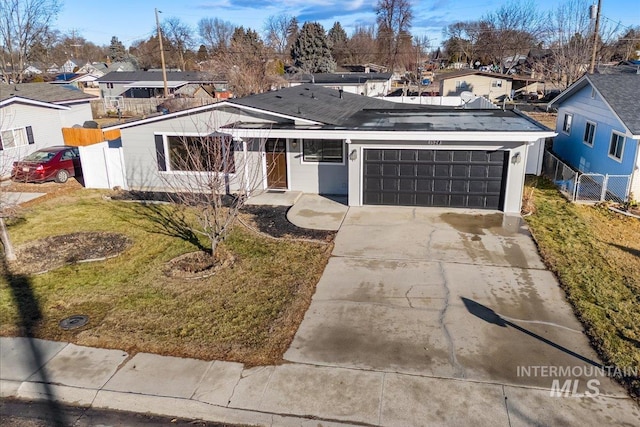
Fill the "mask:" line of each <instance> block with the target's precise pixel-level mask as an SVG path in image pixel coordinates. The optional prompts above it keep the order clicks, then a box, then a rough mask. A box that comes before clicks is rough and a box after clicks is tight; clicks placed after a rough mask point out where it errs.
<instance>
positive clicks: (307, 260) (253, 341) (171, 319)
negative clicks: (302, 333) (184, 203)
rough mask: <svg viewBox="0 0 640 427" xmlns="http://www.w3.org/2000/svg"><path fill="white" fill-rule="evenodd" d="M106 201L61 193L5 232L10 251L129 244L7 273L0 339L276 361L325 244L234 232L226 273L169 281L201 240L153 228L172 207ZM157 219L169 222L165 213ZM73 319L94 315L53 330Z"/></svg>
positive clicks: (0, 288) (227, 245)
mask: <svg viewBox="0 0 640 427" xmlns="http://www.w3.org/2000/svg"><path fill="white" fill-rule="evenodd" d="M104 194H105V193H104V192H100V191H92V190H78V191H75V192H72V193H69V194H64V195H62V196H60V197H57V198H53V199H50V200H46V201H44V202H42V203H38V204H36V205H34V206H32V207H31V208H29V209H27V210H26V211H25V212H24V218H23V219H21V220H18V221H15V223H14V224H12V225H11V227H10V229H9V233H10V235H11V237H12V239H13V242H14V245H15V246H16V247H19V246H21V245H24V244H26V243H28V242H33V241H34V240H36V239H41V238H44V237H48V236H54V235H61V234H68V233H75V232H109V233H121V234H123V235H124V236H126V237H127V239H128V240H129V241H130V242H131V244H130V245H129V246H127V249H126V250H125V252H123V253H122V254H120V255H119V256H117V257H115V258H111V259H107V260H105V261H98V262H91V263H75V264H70V265H66V266H63V267H60V268H57V269H54V270H51V271H49V272H47V273H44V274H35V275H21V274H18V273H13V274H12V273H10V272H9V271H8V270H7V269H6V268H3V271H2V276H0V280H1V283H0V335H3V336H14V335H21V334H25V333H28V334H32V335H33V336H35V337H38V338H45V339H51V340H62V341H69V342H73V343H76V344H80V345H88V346H95V347H105V348H118V349H123V350H126V351H128V352H130V353H135V352H152V353H158V354H166V355H174V356H184V357H194V358H200V359H207V360H213V359H218V360H232V361H239V362H244V363H247V364H250V365H257V364H272V363H278V362H279V361H281V359H282V355H283V353H284V351H285V350H286V349H287V347H288V345H289V343H290V342H291V340H292V339H293V335H294V334H295V332H296V330H297V328H298V326H299V324H300V322H301V321H302V317H303V316H304V313H305V311H306V309H307V307H308V305H309V303H310V300H311V296H312V295H313V292H314V290H315V285H316V283H317V282H318V280H319V278H320V275H321V274H322V271H323V269H324V266H325V264H326V262H327V260H328V258H329V255H330V250H331V245H330V244H326V243H325V244H315V243H309V242H299V241H287V240H275V239H269V238H267V237H264V236H262V235H259V234H256V233H254V232H252V231H249V230H248V229H247V228H245V227H244V226H242V225H240V224H238V225H237V226H236V227H235V228H234V230H233V232H232V233H231V234H230V236H229V238H228V239H227V240H226V241H225V242H224V243H223V249H224V250H225V251H227V252H228V253H230V254H232V257H233V262H232V263H231V265H230V266H228V267H225V268H222V269H221V270H219V271H217V273H216V274H215V275H213V276H210V277H207V278H204V279H197V280H187V279H184V278H174V277H171V278H170V277H167V276H166V275H165V274H164V273H163V267H165V265H166V262H167V261H169V260H171V259H173V258H175V257H176V256H178V255H181V254H184V253H187V252H191V251H196V250H198V249H199V248H198V243H199V242H194V241H193V240H192V239H191V240H190V239H187V238H185V236H184V235H182V236H181V233H180V232H179V230H176V229H174V228H172V227H171V226H168V227H165V226H163V225H162V224H160V223H159V220H161V219H162V218H163V217H165V218H170V217H171V213H170V209H171V207H170V206H168V205H149V206H148V207H145V206H144V205H140V204H137V203H129V202H123V201H112V200H105V199H104V198H103V195H104ZM147 208H148V209H147ZM163 210H166V212H165V213H168V215H164V216H163V215H160V213H162V211H163ZM248 219H250V218H248ZM245 222H247V221H245ZM201 243H204V242H201ZM50 250H51V251H56V248H55V247H51V248H50ZM79 314H82V315H88V316H89V318H90V321H89V323H88V325H87V326H85V327H82V328H79V329H75V330H70V331H65V330H63V329H61V328H60V327H59V322H60V320H62V319H63V318H66V317H67V316H71V315H79ZM25 329H26V330H25Z"/></svg>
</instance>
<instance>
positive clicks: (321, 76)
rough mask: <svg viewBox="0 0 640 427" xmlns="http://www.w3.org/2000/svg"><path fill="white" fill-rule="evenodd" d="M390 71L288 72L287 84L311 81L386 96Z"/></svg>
mask: <svg viewBox="0 0 640 427" xmlns="http://www.w3.org/2000/svg"><path fill="white" fill-rule="evenodd" d="M391 77H392V74H391V73H370V72H365V73H313V74H305V73H299V74H290V75H288V76H287V80H288V81H289V86H298V85H301V84H305V83H312V84H316V85H319V86H323V87H327V88H331V89H337V90H343V91H344V92H348V93H355V94H358V95H364V96H378V97H380V96H387V94H388V93H389V91H390V90H391Z"/></svg>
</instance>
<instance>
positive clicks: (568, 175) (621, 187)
mask: <svg viewBox="0 0 640 427" xmlns="http://www.w3.org/2000/svg"><path fill="white" fill-rule="evenodd" d="M542 174H543V175H544V176H546V177H547V178H549V179H551V180H552V181H553V182H554V183H555V184H556V185H557V186H558V189H559V190H560V192H561V193H562V194H563V195H564V196H565V197H566V198H567V199H569V200H571V201H576V202H578V201H579V202H604V201H611V202H618V203H623V202H626V201H627V200H628V199H629V190H630V186H631V176H630V175H603V174H598V173H580V172H578V171H576V170H574V169H572V168H571V167H570V166H568V165H567V164H565V163H564V162H562V160H560V159H559V158H557V157H556V156H554V155H553V154H551V153H550V152H549V151H545V152H544V161H543V165H542Z"/></svg>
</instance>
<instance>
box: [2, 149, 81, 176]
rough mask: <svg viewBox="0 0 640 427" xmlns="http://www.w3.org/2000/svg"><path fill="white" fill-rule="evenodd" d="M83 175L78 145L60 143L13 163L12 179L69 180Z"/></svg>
mask: <svg viewBox="0 0 640 427" xmlns="http://www.w3.org/2000/svg"><path fill="white" fill-rule="evenodd" d="M80 175H82V168H81V166H80V152H79V151H78V148H77V147H67V146H64V145H59V146H55V147H47V148H42V149H40V150H38V151H36V152H33V153H31V154H29V155H28V156H27V157H25V158H24V159H22V160H20V161H18V162H14V163H13V170H12V172H11V179H13V180H14V181H22V182H44V181H55V182H59V183H64V182H67V180H68V179H69V177H71V176H80Z"/></svg>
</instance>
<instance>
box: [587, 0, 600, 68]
mask: <svg viewBox="0 0 640 427" xmlns="http://www.w3.org/2000/svg"><path fill="white" fill-rule="evenodd" d="M592 7H593V6H592ZM601 7H602V0H598V11H597V12H596V25H595V27H594V29H593V52H591V65H590V66H589V74H593V72H594V71H595V68H596V52H597V51H598V32H599V31H600V9H601ZM591 10H592V12H591V16H593V9H591Z"/></svg>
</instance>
